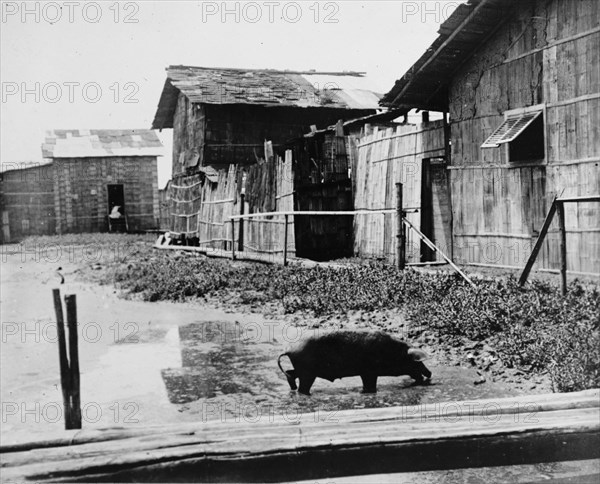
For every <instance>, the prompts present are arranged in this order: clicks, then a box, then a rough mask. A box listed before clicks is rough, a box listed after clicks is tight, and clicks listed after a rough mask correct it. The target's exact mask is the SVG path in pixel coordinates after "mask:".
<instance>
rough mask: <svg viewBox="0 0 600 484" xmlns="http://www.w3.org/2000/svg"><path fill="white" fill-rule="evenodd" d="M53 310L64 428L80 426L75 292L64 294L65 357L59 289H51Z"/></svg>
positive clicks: (63, 327)
mask: <svg viewBox="0 0 600 484" xmlns="http://www.w3.org/2000/svg"><path fill="white" fill-rule="evenodd" d="M52 296H53V298H54V311H55V312H56V327H57V335H58V359H59V363H60V385H61V388H62V396H63V407H64V412H65V429H66V430H69V429H80V428H81V393H80V379H79V350H78V347H77V346H78V341H77V339H78V338H77V300H76V297H75V294H68V295H66V296H65V306H66V310H67V329H68V331H69V345H68V357H67V341H66V336H65V322H64V317H63V308H62V302H61V300H60V289H53V290H52Z"/></svg>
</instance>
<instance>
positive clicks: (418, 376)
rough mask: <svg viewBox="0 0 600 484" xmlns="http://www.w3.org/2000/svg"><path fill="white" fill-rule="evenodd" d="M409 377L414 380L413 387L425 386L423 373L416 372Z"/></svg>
mask: <svg viewBox="0 0 600 484" xmlns="http://www.w3.org/2000/svg"><path fill="white" fill-rule="evenodd" d="M409 376H410V377H411V378H412V379H413V380H414V383H413V386H415V385H423V375H421V372H414V373H411V374H410V375H409Z"/></svg>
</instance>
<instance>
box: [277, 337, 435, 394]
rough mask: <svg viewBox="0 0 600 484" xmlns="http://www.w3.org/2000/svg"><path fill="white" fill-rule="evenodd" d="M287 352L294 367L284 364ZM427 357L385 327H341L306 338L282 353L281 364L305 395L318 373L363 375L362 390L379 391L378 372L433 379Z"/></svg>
mask: <svg viewBox="0 0 600 484" xmlns="http://www.w3.org/2000/svg"><path fill="white" fill-rule="evenodd" d="M284 356H287V357H288V358H289V359H290V361H291V362H292V365H293V367H294V369H293V370H284V369H283V367H282V366H281V358H283V357H284ZM427 358H428V356H427V354H426V353H425V352H424V351H422V350H420V349H418V348H412V347H411V346H409V345H408V344H407V343H405V342H404V341H402V340H400V339H399V338H396V337H394V336H392V335H390V334H388V333H385V332H384V331H363V330H355V331H351V330H343V331H342V330H340V331H332V332H329V333H325V334H315V335H311V336H308V337H307V338H304V339H302V340H301V341H300V342H299V343H298V344H296V345H295V346H294V347H292V348H291V349H288V350H287V351H286V352H285V353H283V354H281V355H279V358H278V359H277V364H278V366H279V369H280V370H281V371H282V372H283V374H284V375H285V376H286V378H287V381H288V384H289V385H290V388H291V389H292V390H296V389H297V390H298V392H299V393H302V394H304V395H310V388H311V386H312V385H313V383H314V381H315V379H316V378H317V377H319V378H324V379H325V380H329V381H334V380H335V379H336V378H344V377H348V376H360V377H361V379H362V383H363V390H362V392H363V393H375V392H376V391H377V377H378V376H399V375H409V376H410V377H411V378H413V379H414V380H415V384H423V383H424V382H425V379H427V380H429V379H430V378H431V372H430V371H429V370H428V369H427V367H426V366H425V365H424V364H423V360H425V359H427ZM296 378H298V379H299V381H300V388H298V387H297V386H296Z"/></svg>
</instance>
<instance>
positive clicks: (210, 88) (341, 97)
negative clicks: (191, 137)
mask: <svg viewBox="0 0 600 484" xmlns="http://www.w3.org/2000/svg"><path fill="white" fill-rule="evenodd" d="M180 92H182V93H183V94H184V95H185V96H186V97H187V98H188V99H189V100H190V101H191V102H193V103H203V104H254V105H262V106H296V107H319V108H338V109H340V108H341V109H362V110H364V109H377V108H378V107H379V99H380V98H381V95H380V94H377V93H375V92H374V91H373V90H372V89H370V86H369V82H368V80H367V79H366V78H365V77H364V73H360V72H315V71H277V70H272V69H232V68H209V67H192V66H170V67H168V68H167V79H166V81H165V85H164V88H163V91H162V94H161V97H160V101H159V104H158V109H157V111H156V115H155V117H154V122H153V123H152V128H154V129H163V128H172V127H173V116H174V114H175V108H176V106H177V98H178V96H179V93H180Z"/></svg>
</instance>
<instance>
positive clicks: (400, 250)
mask: <svg viewBox="0 0 600 484" xmlns="http://www.w3.org/2000/svg"><path fill="white" fill-rule="evenodd" d="M403 219H404V213H403V211H402V183H396V222H397V229H396V232H397V233H396V238H397V247H396V254H397V265H398V269H400V270H404V267H405V263H406V235H405V234H406V232H405V231H404V224H403V223H402V220H403Z"/></svg>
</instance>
